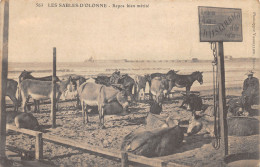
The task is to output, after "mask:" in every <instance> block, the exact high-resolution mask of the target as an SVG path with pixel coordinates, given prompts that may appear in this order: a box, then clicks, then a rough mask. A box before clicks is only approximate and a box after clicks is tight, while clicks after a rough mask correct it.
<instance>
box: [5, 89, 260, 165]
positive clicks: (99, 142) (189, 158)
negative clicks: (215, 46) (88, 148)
mask: <svg viewBox="0 0 260 167" xmlns="http://www.w3.org/2000/svg"><path fill="white" fill-rule="evenodd" d="M200 92H201V96H202V98H203V104H204V106H205V108H207V109H206V111H205V112H206V113H212V111H213V108H212V106H213V99H212V89H210V88H208V89H204V90H200ZM240 94H241V87H240V86H238V85H236V86H229V87H228V88H227V89H226V95H227V101H228V100H229V99H230V98H235V97H237V96H240ZM181 102H182V100H181V98H180V96H177V95H176V96H174V97H173V98H172V99H171V100H169V101H166V102H165V103H164V104H163V112H162V113H161V115H164V116H173V117H174V119H179V120H180V121H183V122H185V121H186V122H187V121H188V120H189V119H190V118H191V113H190V112H189V111H186V110H184V109H181V108H179V106H180V104H181ZM75 106H76V102H75V101H74V102H66V103H61V104H59V111H58V112H57V128H56V129H52V128H51V119H50V105H41V106H40V109H41V112H40V113H34V116H35V117H36V118H37V119H38V121H39V123H40V125H41V126H42V127H43V130H44V131H45V133H47V134H51V135H56V136H59V137H63V138H67V139H74V140H75V141H79V143H80V142H84V143H88V144H90V145H92V146H96V147H100V148H107V149H111V150H113V149H116V150H119V149H120V146H121V142H122V140H123V138H124V136H126V135H127V134H129V133H130V132H132V131H134V130H141V129H145V118H146V116H147V114H148V111H149V104H148V103H144V102H139V103H137V104H136V105H134V106H132V107H130V113H129V114H128V115H125V116H117V115H108V116H105V126H106V129H99V127H98V123H99V119H98V115H97V114H92V115H90V117H89V120H90V122H89V123H88V124H83V123H82V116H81V111H79V110H77V109H76V108H75ZM253 107H254V111H252V112H251V113H250V115H251V116H253V117H255V118H257V119H259V106H253ZM8 110H11V109H8ZM32 110H33V108H32ZM208 118H209V120H213V117H210V116H208ZM205 129H206V127H205V126H203V129H202V131H201V132H200V133H198V134H196V135H194V136H192V137H189V138H188V137H185V142H184V143H183V145H182V146H181V147H180V148H179V149H177V150H176V151H175V153H174V154H172V155H169V156H165V157H160V158H161V159H163V160H165V161H169V162H175V163H178V164H183V165H188V166H227V165H226V164H225V163H224V162H223V156H222V154H221V150H215V149H214V148H213V147H212V145H211V142H212V140H213V138H211V137H210V136H209V135H207V134H205V133H206V130H205ZM228 141H229V143H228V145H229V154H247V155H249V154H255V153H258V151H259V135H253V136H247V137H234V136H229V137H228ZM34 142H35V139H34V138H32V137H28V136H26V135H22V134H17V133H13V134H12V135H8V136H7V147H8V148H10V149H12V150H17V148H19V149H22V150H28V151H31V152H33V151H34V149H35V148H34ZM43 150H44V153H43V154H44V159H45V160H46V161H49V162H51V163H53V164H55V165H57V166H111V167H112V166H113V167H114V166H121V164H120V161H119V160H117V159H111V158H105V157H101V156H98V155H95V154H92V153H88V152H84V151H82V150H78V149H74V148H70V147H65V146H60V145H56V144H53V143H50V142H46V141H44V147H43ZM134 166H138V165H137V164H135V165H134Z"/></svg>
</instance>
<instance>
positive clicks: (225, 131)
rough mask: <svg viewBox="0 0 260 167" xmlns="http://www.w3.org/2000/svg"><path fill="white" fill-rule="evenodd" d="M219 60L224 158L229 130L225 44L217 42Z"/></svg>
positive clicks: (226, 151) (226, 152)
mask: <svg viewBox="0 0 260 167" xmlns="http://www.w3.org/2000/svg"><path fill="white" fill-rule="evenodd" d="M216 47H217V60H218V74H217V75H218V85H219V97H218V101H219V115H220V131H221V134H220V136H221V140H220V149H221V150H222V151H223V156H226V155H228V135H227V134H228V129H227V114H226V93H225V89H226V88H225V65H224V49H223V42H217V43H216Z"/></svg>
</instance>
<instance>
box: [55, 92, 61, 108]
mask: <svg viewBox="0 0 260 167" xmlns="http://www.w3.org/2000/svg"><path fill="white" fill-rule="evenodd" d="M61 94H62V93H60V92H59V93H58V95H57V98H56V111H58V108H59V101H60V97H61Z"/></svg>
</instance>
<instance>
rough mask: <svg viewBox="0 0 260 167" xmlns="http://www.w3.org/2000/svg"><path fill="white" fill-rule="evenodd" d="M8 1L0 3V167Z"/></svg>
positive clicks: (3, 138) (3, 157)
mask: <svg viewBox="0 0 260 167" xmlns="http://www.w3.org/2000/svg"><path fill="white" fill-rule="evenodd" d="M8 29H9V0H5V1H2V2H0V35H1V37H0V40H1V41H0V59H1V60H0V107H1V109H0V166H2V165H3V166H5V162H6V155H5V146H6V110H5V109H6V108H5V94H6V84H7V73H8Z"/></svg>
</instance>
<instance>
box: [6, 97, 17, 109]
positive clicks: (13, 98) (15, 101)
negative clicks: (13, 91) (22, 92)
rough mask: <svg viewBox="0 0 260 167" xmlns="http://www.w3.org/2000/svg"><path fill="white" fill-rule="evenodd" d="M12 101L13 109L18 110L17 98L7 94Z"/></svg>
mask: <svg viewBox="0 0 260 167" xmlns="http://www.w3.org/2000/svg"><path fill="white" fill-rule="evenodd" d="M8 97H9V98H10V99H11V100H12V102H13V105H14V111H18V105H19V104H18V100H17V99H16V97H13V96H8Z"/></svg>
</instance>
